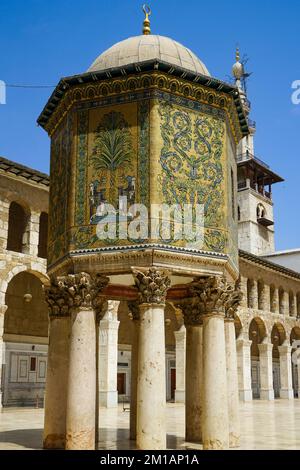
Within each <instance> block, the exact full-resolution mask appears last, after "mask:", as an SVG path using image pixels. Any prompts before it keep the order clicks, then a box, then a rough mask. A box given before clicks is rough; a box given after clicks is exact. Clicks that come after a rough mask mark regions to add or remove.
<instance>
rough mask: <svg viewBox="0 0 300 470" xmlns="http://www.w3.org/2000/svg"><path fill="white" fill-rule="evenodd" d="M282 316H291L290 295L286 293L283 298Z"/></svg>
mask: <svg viewBox="0 0 300 470" xmlns="http://www.w3.org/2000/svg"><path fill="white" fill-rule="evenodd" d="M281 308H282V315H286V316H288V315H289V293H288V292H286V291H284V293H283V296H282V304H281Z"/></svg>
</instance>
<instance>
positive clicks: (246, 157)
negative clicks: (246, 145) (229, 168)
mask: <svg viewBox="0 0 300 470" xmlns="http://www.w3.org/2000/svg"><path fill="white" fill-rule="evenodd" d="M248 160H255V161H256V162H257V163H259V164H260V165H262V166H264V167H265V168H266V169H267V170H269V169H270V167H269V165H267V164H266V163H265V162H264V161H263V160H261V159H260V158H258V157H256V156H255V155H253V154H252V153H250V152H246V153H242V154H240V155H238V156H237V162H238V163H240V162H246V161H248Z"/></svg>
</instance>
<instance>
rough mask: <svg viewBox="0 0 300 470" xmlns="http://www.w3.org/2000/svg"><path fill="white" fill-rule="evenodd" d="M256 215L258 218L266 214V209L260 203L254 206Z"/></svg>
mask: <svg viewBox="0 0 300 470" xmlns="http://www.w3.org/2000/svg"><path fill="white" fill-rule="evenodd" d="M256 216H257V218H258V219H263V218H264V217H265V216H266V209H265V208H264V206H263V205H262V204H258V206H257V208H256Z"/></svg>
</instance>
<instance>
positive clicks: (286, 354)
mask: <svg viewBox="0 0 300 470" xmlns="http://www.w3.org/2000/svg"><path fill="white" fill-rule="evenodd" d="M278 350H279V355H280V398H287V399H289V400H292V399H293V398H294V390H293V378H292V377H293V376H292V362H291V353H292V347H291V346H290V345H289V344H288V343H286V342H285V343H284V344H283V345H282V346H278Z"/></svg>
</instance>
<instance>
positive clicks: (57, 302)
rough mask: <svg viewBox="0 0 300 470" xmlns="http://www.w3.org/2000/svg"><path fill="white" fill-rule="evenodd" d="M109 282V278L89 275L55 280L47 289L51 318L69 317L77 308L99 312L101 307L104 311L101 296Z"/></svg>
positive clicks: (63, 277)
mask: <svg viewBox="0 0 300 470" xmlns="http://www.w3.org/2000/svg"><path fill="white" fill-rule="evenodd" d="M108 282H109V279H108V278H104V277H103V276H100V275H98V274H97V275H95V276H90V275H89V274H87V273H80V274H69V275H67V276H59V277H57V278H53V279H52V281H51V285H50V287H46V288H45V297H46V302H47V303H48V308H49V315H50V317H51V316H53V317H62V316H68V315H71V313H72V312H73V311H74V310H75V309H77V308H83V309H91V308H93V309H94V310H95V311H96V312H97V311H98V310H99V308H100V305H101V309H102V302H103V300H102V297H100V294H101V292H102V290H103V289H104V287H106V285H107V284H108Z"/></svg>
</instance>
